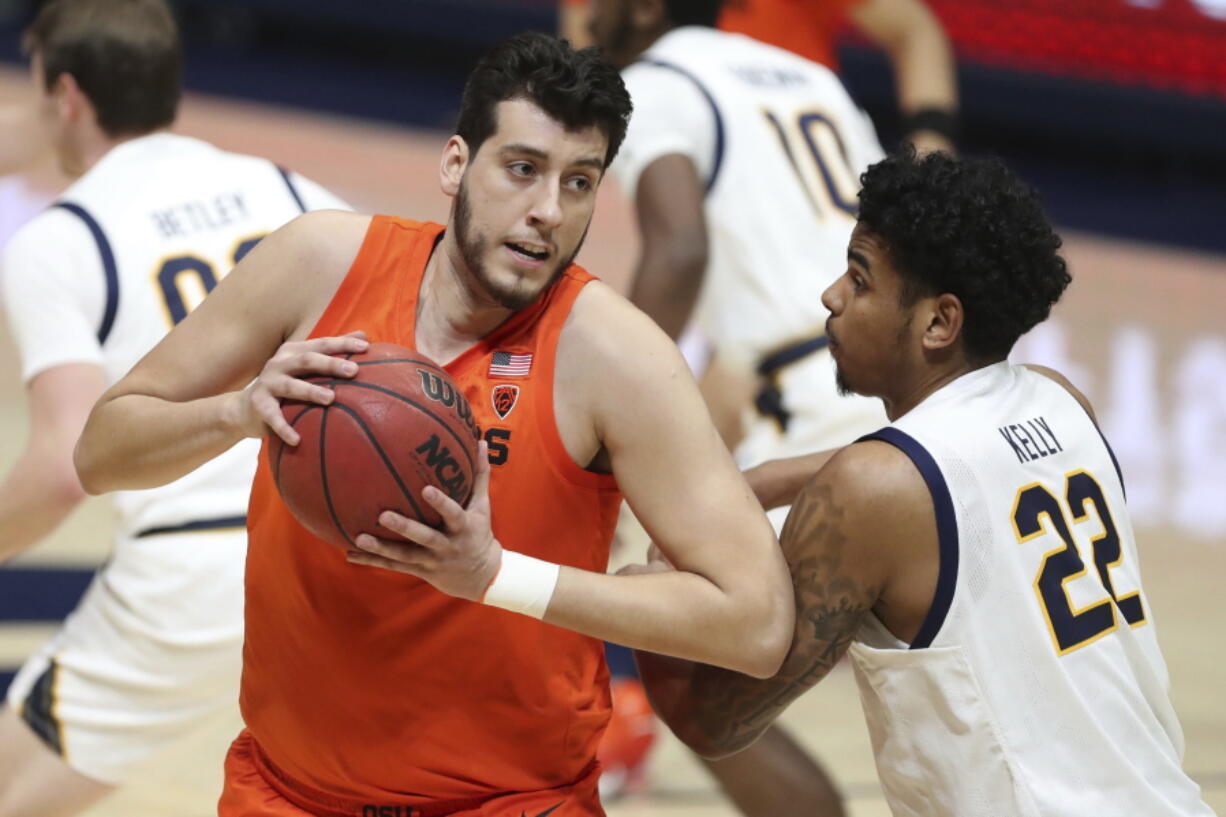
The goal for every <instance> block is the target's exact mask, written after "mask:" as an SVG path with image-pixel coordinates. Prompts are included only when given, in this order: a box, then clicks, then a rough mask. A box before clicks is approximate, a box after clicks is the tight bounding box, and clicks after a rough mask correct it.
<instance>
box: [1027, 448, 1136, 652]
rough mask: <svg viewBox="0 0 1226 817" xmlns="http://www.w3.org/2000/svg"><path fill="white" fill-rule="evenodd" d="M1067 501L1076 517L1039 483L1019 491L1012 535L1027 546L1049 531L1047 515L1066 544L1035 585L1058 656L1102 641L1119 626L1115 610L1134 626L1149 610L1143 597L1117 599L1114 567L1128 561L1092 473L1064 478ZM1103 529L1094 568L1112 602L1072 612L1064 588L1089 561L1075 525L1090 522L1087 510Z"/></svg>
mask: <svg viewBox="0 0 1226 817" xmlns="http://www.w3.org/2000/svg"><path fill="white" fill-rule="evenodd" d="M1064 500H1065V503H1066V504H1067V507H1068V509H1069V510H1070V511H1071V512H1072V513H1071V515H1070V514H1066V513H1065V508H1064V506H1062V505H1061V504H1060V500H1059V499H1058V498H1057V497H1056V496H1055V495H1054V494H1053V493H1052V492H1051V491H1049V490H1048V489H1047V487H1046V486H1044V485H1041V484H1039V483H1037V482H1035V483H1031V484H1030V485H1027V486H1025V487H1023V488H1021V489H1020V490H1019V491H1018V492H1017V497H1016V498H1015V499H1014V500H1013V530H1014V532H1015V533H1016V534H1017V540H1018V542H1029V541H1030V540H1031V539H1035V538H1038V537H1039V536H1042V535H1043V534H1044V533H1045V532H1046V531H1045V530H1044V527H1043V520H1042V517H1044V516H1046V517H1047V519H1048V522H1049V523H1050V525H1051V527H1052V528H1053V529H1054V530H1055V532H1056V534H1057V535H1058V536H1059V537H1060V539H1061V541H1062V545H1061V547H1058V548H1056V549H1054V550H1051V551H1049V552H1047V553H1046V554H1044V556H1043V564H1042V566H1041V567H1040V568H1039V574H1038V576H1036V577H1035V580H1034V590H1035V593H1036V594H1037V595H1038V598H1039V604H1040V606H1041V607H1042V608H1043V613H1044V615H1045V616H1046V617H1047V623H1048V629H1049V630H1050V632H1051V636H1052V640H1053V641H1054V642H1055V645H1056V652H1058V653H1059V654H1060V655H1064V654H1066V653H1069V652H1072V651H1073V650H1075V649H1077V648H1078V647H1083V646H1085V645H1086V644H1089V643H1090V642H1091V641H1094V640H1096V639H1099V638H1101V637H1102V636H1104V635H1106V634H1107V633H1109V632H1111V631H1112V630H1114V629H1115V627H1116V610H1117V609H1118V611H1119V613H1120V615H1122V616H1123V617H1124V620H1125V621H1127V622H1128V623H1129V624H1130V625H1132V626H1133V627H1137V626H1140V625H1141V624H1144V623H1145V609H1144V607H1143V605H1142V604H1141V594H1140V592H1139V591H1138V592H1133V593H1129V594H1127V595H1123V596H1121V595H1119V594H1118V593H1116V591H1115V586H1114V585H1113V583H1112V581H1111V568H1113V567H1116V566H1118V565H1119V564H1120V562H1122V561H1123V559H1124V552H1123V549H1122V548H1121V547H1120V537H1119V533H1118V532H1117V531H1116V528H1115V521H1114V520H1113V519H1112V518H1111V511H1110V510H1108V508H1107V499H1106V497H1104V496H1103V490H1102V488H1101V487H1100V486H1099V484H1098V480H1096V479H1095V478H1094V477H1093V476H1092V475H1091V474H1090V473H1089V472H1088V471H1074V472H1073V473H1071V474H1068V475H1067V476H1066V477H1065V485H1064ZM1090 506H1093V508H1094V512H1095V514H1096V515H1097V516H1098V520H1099V522H1100V524H1101V525H1102V528H1103V530H1102V533H1101V534H1099V535H1098V536H1096V537H1094V538H1093V539H1092V540H1090V544H1091V547H1092V549H1093V553H1094V567H1095V569H1096V571H1097V573H1098V578H1099V580H1100V581H1101V582H1102V586H1103V588H1104V589H1105V590H1106V591H1107V595H1108V598H1105V599H1103V600H1102V601H1097V602H1095V603H1093V604H1090V605H1087V606H1086V607H1083V608H1081V609H1080V610H1074V609H1073V605H1072V601H1071V600H1070V599H1069V597H1068V592H1067V590H1066V589H1065V582H1068V581H1071V580H1072V579H1076V578H1079V577H1081V576H1083V575H1085V573H1086V565H1085V562H1083V561H1082V560H1081V554H1080V553H1078V551H1077V544H1076V542H1075V541H1074V540H1073V534H1072V528H1071V527H1070V526H1069V519H1070V518H1071V519H1072V521H1073V524H1080V523H1082V522H1084V521H1086V520H1087V519H1089V507H1090Z"/></svg>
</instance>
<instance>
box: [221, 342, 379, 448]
mask: <svg viewBox="0 0 1226 817" xmlns="http://www.w3.org/2000/svg"><path fill="white" fill-rule="evenodd" d="M368 346H370V344H369V342H367V340H366V333H365V332H350V333H349V334H348V335H341V336H339V337H329V338H312V339H310V340H292V341H287V342H286V343H283V344H281V346H280V347H279V348H278V349H277V353H276V354H275V355H273V356H272V357H271V358H270V359H269V360H268V362H267V363H265V364H264V368H263V369H262V370H261V371H260V374H259V377H257V378H256V379H255V380H253V381H251V383H250V384H248V386H247V388H245V389H243V390H242V391H241V392H238V393H237V394H236V395H235V400H236V406H235V412H236V415H237V418H238V419H237V421H236V424H237V425H238V427H239V428H240V429H242V431H243V434H244V435H245V436H247V437H262V436H264V434H265V433H266V432H267V431H268V429H272V431H273V433H274V434H276V435H277V436H278V437H280V438H281V439H282V440H284V441H285V442H286V444H288V445H297V444H298V440H299V436H298V432H297V431H295V430H294V429H293V427H292V426H290V424H289V423H288V422H286V420H285V415H284V414H282V413H281V401H282V400H301V401H303V402H304V403H319V404H321V405H325V406H326V405H328V404H329V403H331V402H332V397H333V393H332V389H330V388H328V387H327V386H321V385H318V384H315V383H310V382H308V381H306V380H304V379H303V378H304V377H318V376H321V375H322V376H326V377H353V376H354V375H356V374H357V373H358V366H357V364H356V363H353V362H351V361H348V360H345V359H344V358H343V357H340V355H345V354H349V353H355V354H356V353H358V352H364V351H366V349H367V347H368Z"/></svg>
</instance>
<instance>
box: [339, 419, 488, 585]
mask: <svg viewBox="0 0 1226 817" xmlns="http://www.w3.org/2000/svg"><path fill="white" fill-rule="evenodd" d="M422 498H423V499H425V501H426V502H427V503H429V504H430V506H431V507H433V508H434V509H435V510H436V511H438V513H439V515H440V516H441V517H442V518H443V527H442V529H441V530H436V529H434V528H431V527H429V526H428V525H423V524H422V523H421V522H418V521H416V520H414V519H409V518H408V517H405V516H402V515H400V514H398V513H394V512H392V511H384V512H383V513H382V514H380V515H379V524H380V525H382V526H383V527H385V528H387V529H388V530H389V531H391V532H392V533H395V534H397V535H399V536H402V537H404V538H405V539H407V540H409V541H408V542H400V541H393V540H388V539H380V538H376V537H374V536H371V535H370V534H366V533H363V534H361V535H359V536H358V537H357V538H356V539H355V540H354V542H355V544H357V546H358V547H359V548H361V550H360V551H350V552H349V553H348V555H347V558H348V560H349V562H350V563H351V564H357V565H369V566H371V567H382V568H386V569H387V570H397V571H399V572H401V573H409V574H412V575H414V576H417V577H419V578H421V579H424V580H425V581H427V582H429V583H430V584H432V585H434V587H435V588H437V589H438V590H441V591H442V592H444V593H446V594H447V595H449V596H456V597H458V598H462V599H468V600H470V601H480V600H481V597H482V595H484V593H485V589H486V588H487V587H489V585H490V582H492V581H493V580H494V577H495V576H496V575H498V568H499V566H500V565H501V563H502V545H500V544H499V543H498V540H497V539H495V538H494V531H493V529H492V527H491V524H490V463H489V449H488V447H487V446H486V444H485V442H484V441H482V442H481V444H480V445H479V446H478V449H477V473H476V478H475V479H474V480H473V494H472V499H471V500H469V503H468V507H467V508H462V507H460V505H459V504H458V503H457V502H455V501H454V500H453V499H451V498H450V497H449V496H447V494H445V493H443V492H442V491H440V490H439V489H438V488H435V487H433V486H430V487H427V488H425V489H424V490H423V491H422Z"/></svg>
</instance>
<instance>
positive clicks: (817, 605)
mask: <svg viewBox="0 0 1226 817" xmlns="http://www.w3.org/2000/svg"><path fill="white" fill-rule="evenodd" d="M846 527H847V526H846V525H845V520H844V514H843V512H842V509H841V508H840V504H839V502H838V498H837V490H836V489H834V488H832V486H830V485H827V484H821V483H820V482H819V483H815V484H812V485H810V486H809V487H808V488H807V489H806V490H805V491H804V492H802V494H801V495H800V497H798V499H797V502H796V504H794V505H793V506H792V511H791V513H790V514H789V515H788V521H787V524H786V525H785V526H784V529H783V535H782V536H781V542H782V544H783V548H784V552H785V554H786V555H787V558H788V566H789V568H790V569H791V572H792V584H793V587H794V589H795V593H796V631H795V634H794V636H793V641H792V648H791V651H790V652H789V653H788V657H787V659H786V660H785V661H784V664H783V667H782V668H781V669H780V670H779V673H778V674H777V675H776V676H775V677H773V678H770V679H767V680H759V679H755V678H750V677H749V676H746V675H741V674H739V673H735V672H730V671H728V670H722V669H718V668H715V667H710V666H706V665H692V669H691V672H690V676H689V683H688V685H687V687H688V688H687V689H686V694H685V696H684V698H682V697H680V696H677V697H676V699H675V700H673V701H672V702H671V703H672V707H671V709H672V711H671V712H670V711H663V710H662V711H661V715H662V716H664V718H665V719H666V720H668V721H669V722H670V725H671V726H673V728H674V731H676V732H677V733H678V735H679V736H681V737H682V739H683V740H686V741H687V742H689V743H690V744H691V746H692V747H693V748H694V749H696V750H697V751H699V752H700V753H702V754H713V755H723V754H730V753H732V752H736V751H739V750H740V749H743V748H744V747H746V746H748V745H749V744H750V743H752V742H753V741H754V740H755V739H756V738H757V737H758V736H759V735H760V734H761V733H762V731H763V730H764V729H766V727H767V726H769V725H770V723H771V722H772V721H773V720H774V719H775V718H776V717H778V715H779V713H780V712H782V711H783V710H784V708H786V707H787V706H788V704H790V703H791V702H792V701H793V700H795V698H796V697H797V696H798V695H800V693H802V692H804V691H805V690H806V689H808V688H809V687H811V686H813V685H814V684H816V683H817V682H818V681H820V680H821V679H822V678H823V677H825V675H826V674H827V673H828V672H830V670H831V669H832V668H833V667H834V665H835V664H836V663H838V661H839V659H840V658H842V657H843V654H844V653H845V652H846V651H847V648H848V647H849V646H850V644H851V641H852V638H853V637H854V635H855V633H856V630H857V629H858V628H859V627H860V624H861V622H862V620H863V618H864V614H865V613H866V612H868V611H869V610H870V609H871V608H872V606H873V604H874V603H875V601H876V597H877V588H876V587H875V586H870V583H869V582H866V581H864V580H863V579H862V578H861V577H860V576H858V575H856V572H857V568H856V562H857V560H856V559H854V558H848V557H849V555H850V554H851V551H850V548H851V547H853V545H854V543H853V542H852V540H851V536H850V532H849V531H848V530H846ZM644 668H645V670H647V669H648V668H647V667H644ZM649 675H650V673H649V671H648V672H645V675H644V680H645V681H647V682H648V684H649V685H650V683H651V678H650V677H649ZM674 677H675V673H674Z"/></svg>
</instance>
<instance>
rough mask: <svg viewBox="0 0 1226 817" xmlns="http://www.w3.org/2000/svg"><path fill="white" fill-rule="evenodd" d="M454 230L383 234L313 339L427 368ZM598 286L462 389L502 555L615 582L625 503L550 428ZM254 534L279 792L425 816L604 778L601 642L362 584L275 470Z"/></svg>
mask: <svg viewBox="0 0 1226 817" xmlns="http://www.w3.org/2000/svg"><path fill="white" fill-rule="evenodd" d="M442 230H443V228H442V226H441V225H438V224H419V223H416V222H411V221H405V220H401V219H394V218H389V217H383V216H376V217H375V218H374V219H373V220H372V222H371V225H370V229H369V231H368V232H367V235H366V239H365V241H364V243H363V245H362V248H361V250H360V251H359V253H358V256H357V258H356V259H355V261H354V264H353V267H352V268H351V269H350V271H349V273H348V275H347V276H346V278H345V280H344V282H343V283H342V284H341V286H340V289H339V290H338V291H337V293H336V295H335V297H334V298H333V299H332V302H331V304H330V305H329V306H328V308H327V310H326V311H325V312H324V315H323V317H322V318H321V319H320V321H319V323H318V324H317V325H316V326H315V328H314V330H313V331H312V336H313V337H319V336H328V335H340V334H344V333H346V332H350V331H354V330H357V329H362V330H365V331H366V333H367V336H368V337H369V338H370V339H371V340H372V341H388V342H391V343H398V344H401V345H402V346H406V347H409V348H416V346H415V343H414V333H415V315H416V311H417V306H418V290H419V287H420V284H421V281H422V277H423V273H424V271H425V267H426V262H427V261H428V260H429V258H430V254H431V251H432V249H433V247H434V245H435V243H436V240H437V239H438V238H439V236H440V235H441V233H442ZM591 280H593V279H592V276H590V275H589V274H588V273H586V272H584V271H583V270H582V269H580V268H579V267H576V266H572V267H571V268H570V269H568V270H566V272H565V273H564V274H563V275H562V276H561V277H559V279H558V280H557V282H556V283H555V284H554V285H553V286H552V287H550V289H549V290H547V291H546V292H545V293H544V294H543V295H542V296H541V297H540V298H539V299H538V300H537V302H536V303H535V304H533V305H532V306H530V307H528V308H526V309H524V310H522V311H520V312H518V313H516V314H514V315H512V316H511V317H510V318H509V319H508V320H507V321H506V322H505V323H504V324H503V325H502V326H500V327H499V328H498V329H496V330H494V331H493V332H492V333H490V334H489V335H488V336H487V337H486V338H484V339H483V340H482V341H481V342H479V343H478V344H476V345H475V346H474V347H472V348H471V349H469V350H468V351H467V352H465V353H464V354H463V355H461V356H460V357H459V358H457V359H456V360H454V361H453V362H451V363H450V364H449V365H447V366H446V369H447V371H448V372H449V373H450V374H451V376H452V377H453V378H454V380H455V381H456V383H457V384H458V385H459V387H460V389H461V390H462V391H463V393H464V395H465V396H466V397H467V399H468V401H469V403H470V404H471V406H472V409H473V412H474V416H475V418H476V420H477V422H478V423H479V425H480V426H481V428H482V431H483V434H484V438H485V439H486V440H487V441H488V442H489V449H490V462H491V465H492V469H493V470H492V475H491V480H490V497H491V503H492V514H493V525H494V534H495V536H497V537H498V539H499V541H500V542H502V544H503V545H504V546H505V547H507V548H508V549H510V550H516V551H519V552H522V553H526V554H529V555H532V556H536V557H538V558H541V559H547V560H549V561H552V562H558V563H561V564H565V565H572V566H574V567H578V568H583V569H585V570H595V571H604V570H605V568H606V565H607V562H608V552H609V542H610V540H611V538H612V534H613V527H614V524H615V522H616V518H617V511H618V506H619V504H620V501H621V497H620V495H619V493H618V491H617V486H616V483H615V481H614V479H613V477H612V476H609V475H598V474H593V473H591V472H589V471H585V470H584V469H582V468H580V467H578V466H577V465H575V463H574V462H573V461H572V460H571V459H570V457H569V455H568V454H567V452H566V450H565V448H564V447H563V444H562V440H561V438H560V437H559V435H558V431H557V426H556V423H555V420H554V413H553V388H554V387H553V374H554V358H555V353H556V350H557V343H558V336H559V334H560V333H561V330H562V324H563V322H564V321H565V320H566V317H567V314H568V313H569V311H570V308H571V305H572V304H573V303H574V300H575V298H576V296H577V295H578V294H579V292H580V290H581V289H582V288H583V286H584V285H585V284H586V283H587V282H589V281H591ZM427 308H428V307H427ZM248 527H249V533H250V545H249V555H248V559H247V638H246V646H245V650H244V668H243V685H242V710H243V716H244V718H245V720H246V722H247V725H248V728H249V730H250V732H251V733H252V735H253V737H254V740H255V743H256V749H257V751H258V753H259V757H260V759H261V763H262V766H261V768H264V769H265V770H266V776H270V777H271V778H275V781H274V782H277V783H278V785H279V786H282V785H283V786H284V787H288V788H289V789H292V790H294V792H296V793H297V794H299V795H302V796H304V797H306V799H308V800H309V801H311V802H329V801H331V800H335V801H336V802H337V803H345V804H354V803H359V804H371V805H372V806H376V807H378V806H381V805H404V806H414V807H415V809H416V810H417V811H420V812H422V813H426V812H446V811H448V810H449V809H448V808H447V805H448V803H447V802H441V801H454V803H455V805H456V806H457V808H455V809H451V810H459V807H460V806H461V805H464V804H465V803H468V804H471V802H472V801H481V800H483V799H485V798H489V797H493V796H495V795H497V794H501V793H506V792H527V791H533V790H540V789H550V788H557V787H561V786H566V785H569V784H572V783H574V782H576V781H578V780H580V779H581V778H583V777H584V776H585V775H589V774H590V773H591V772H592V771H593V764H594V763H595V760H594V758H595V755H596V745H597V743H598V741H599V738H600V734H601V732H602V731H603V730H604V726H605V723H606V722H607V720H608V716H609V692H608V674H607V671H606V669H605V665H604V653H603V646H602V644H601V643H600V642H599V641H596V640H594V639H591V638H587V637H585V636H581V635H578V634H576V633H573V632H570V631H568V630H563V629H560V628H558V627H554V626H552V625H549V624H545V623H543V622H540V621H537V620H535V619H531V618H528V617H526V616H521V615H518V614H515V613H510V612H506V611H503V610H499V609H495V608H491V607H485V606H483V605H480V604H477V603H474V602H469V601H462V600H460V599H455V598H451V597H449V596H446V595H444V594H442V593H440V592H439V591H437V590H435V589H434V588H433V587H431V586H430V585H428V584H427V583H425V582H424V581H421V580H419V579H417V578H414V577H412V576H407V575H405V574H400V573H395V572H391V571H386V570H379V569H374V568H368V567H357V566H354V565H350V564H348V563H347V562H346V561H345V555H344V552H343V551H342V550H340V549H338V548H336V547H333V546H331V545H329V544H326V543H325V542H323V541H322V540H320V539H317V538H315V537H313V536H312V535H311V534H309V533H308V532H307V531H306V530H305V529H303V528H302V527H301V526H300V525H299V524H298V523H297V521H296V520H295V519H294V518H293V517H292V516H291V514H290V512H289V510H288V509H287V508H286V507H285V505H284V504H283V503H282V502H281V498H280V496H279V495H278V494H277V490H276V487H275V485H274V483H273V480H272V477H271V476H270V472H269V469H268V464H267V458H266V457H261V462H260V468H259V471H258V473H257V475H256V480H255V485H254V488H253V490H252V495H251V506H250V511H249V516H248ZM269 770H270V771H269ZM422 807H424V808H422ZM372 813H373V812H372ZM405 813H408V811H407V810H406V811H405Z"/></svg>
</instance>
